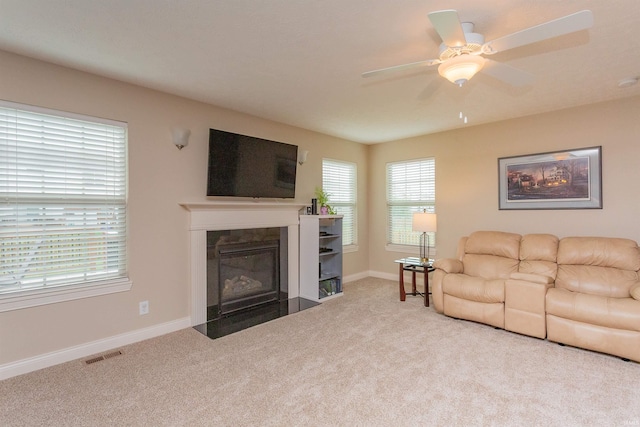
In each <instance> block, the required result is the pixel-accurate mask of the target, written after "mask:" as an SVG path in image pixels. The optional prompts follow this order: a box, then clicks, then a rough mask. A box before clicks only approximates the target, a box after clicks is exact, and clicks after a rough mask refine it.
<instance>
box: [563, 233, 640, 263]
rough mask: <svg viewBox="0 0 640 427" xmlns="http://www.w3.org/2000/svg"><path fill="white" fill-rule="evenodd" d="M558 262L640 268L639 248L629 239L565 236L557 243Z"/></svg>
mask: <svg viewBox="0 0 640 427" xmlns="http://www.w3.org/2000/svg"><path fill="white" fill-rule="evenodd" d="M558 264H578V265H596V266H600V267H612V268H618V269H621V270H630V271H638V270H640V250H639V249H638V244H637V243H636V242H635V241H633V240H630V239H620V238H613V237H565V238H564V239H561V240H560V243H559V245H558Z"/></svg>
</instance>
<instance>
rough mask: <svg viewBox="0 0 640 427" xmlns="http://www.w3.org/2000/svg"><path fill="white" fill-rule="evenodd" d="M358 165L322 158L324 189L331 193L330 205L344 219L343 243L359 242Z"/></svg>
mask: <svg viewBox="0 0 640 427" xmlns="http://www.w3.org/2000/svg"><path fill="white" fill-rule="evenodd" d="M356 176H357V174H356V165H355V163H350V162H342V161H337V160H329V159H323V160H322V189H323V190H324V191H325V192H327V193H328V194H329V205H331V207H333V208H334V209H335V211H336V213H337V214H338V215H343V219H342V245H343V246H347V245H355V244H357V227H356V194H357V182H356Z"/></svg>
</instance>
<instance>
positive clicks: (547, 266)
mask: <svg viewBox="0 0 640 427" xmlns="http://www.w3.org/2000/svg"><path fill="white" fill-rule="evenodd" d="M558 241H559V239H558V238H557V237H556V236H554V235H553V234H526V235H524V236H522V240H521V241H520V265H519V266H518V271H519V272H521V273H532V274H541V275H543V276H548V277H550V278H552V279H555V277H556V273H557V271H558V265H557V264H556V258H557V256H558Z"/></svg>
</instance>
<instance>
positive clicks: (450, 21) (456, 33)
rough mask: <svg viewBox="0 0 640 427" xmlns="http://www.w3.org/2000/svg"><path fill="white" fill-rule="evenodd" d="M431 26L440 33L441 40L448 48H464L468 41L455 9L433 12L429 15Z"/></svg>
mask: <svg viewBox="0 0 640 427" xmlns="http://www.w3.org/2000/svg"><path fill="white" fill-rule="evenodd" d="M428 16H429V20H430V21H431V25H433V28H435V30H436V31H437V32H438V34H439V35H440V38H441V39H442V41H443V42H444V44H445V45H447V46H464V45H465V44H467V39H466V37H465V35H464V30H463V29H462V24H461V23H460V19H459V18H458V12H456V11H455V10H453V9H450V10H440V11H437V12H431V13H430V14H429V15H428Z"/></svg>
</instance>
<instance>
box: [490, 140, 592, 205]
mask: <svg viewBox="0 0 640 427" xmlns="http://www.w3.org/2000/svg"><path fill="white" fill-rule="evenodd" d="M601 154H602V147H589V148H579V149H575V150H566V151H553V152H549V153H540V154H529V155H526V156H514V157H502V158H499V159H498V182H499V198H500V200H499V208H500V209H602V158H601Z"/></svg>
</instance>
